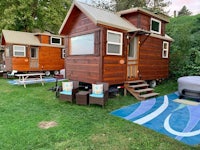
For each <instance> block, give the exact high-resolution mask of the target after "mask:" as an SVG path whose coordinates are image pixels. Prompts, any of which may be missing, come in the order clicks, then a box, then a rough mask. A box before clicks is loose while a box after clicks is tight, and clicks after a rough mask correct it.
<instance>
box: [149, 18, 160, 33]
mask: <svg viewBox="0 0 200 150" xmlns="http://www.w3.org/2000/svg"><path fill="white" fill-rule="evenodd" d="M151 32H153V33H157V34H161V21H159V20H156V19H154V18H151Z"/></svg>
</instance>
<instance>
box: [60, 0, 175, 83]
mask: <svg viewBox="0 0 200 150" xmlns="http://www.w3.org/2000/svg"><path fill="white" fill-rule="evenodd" d="M168 22H169V20H168V18H164V17H161V16H159V15H157V14H154V13H152V12H149V11H146V10H144V9H142V8H133V9H129V10H125V11H122V12H119V13H114V12H110V11H108V10H103V9H99V8H95V7H93V6H90V5H87V4H84V3H81V2H75V3H73V4H72V6H71V8H70V10H69V12H68V14H67V16H66V18H65V20H64V21H63V24H62V26H61V28H60V31H59V33H60V35H62V36H65V37H66V38H65V43H66V55H67V57H66V58H65V69H66V77H67V78H69V79H71V80H78V81H81V82H86V83H90V84H91V83H95V82H108V83H109V85H116V84H123V83H124V82H126V81H134V80H138V79H143V80H156V79H162V78H166V77H168V71H169V70H168V67H169V47H170V42H171V41H173V40H172V38H170V37H169V36H167V35H166V34H165V26H166V24H167V23H168Z"/></svg>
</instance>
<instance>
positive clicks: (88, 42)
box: [70, 33, 94, 55]
mask: <svg viewBox="0 0 200 150" xmlns="http://www.w3.org/2000/svg"><path fill="white" fill-rule="evenodd" d="M70 44H71V47H70V48H71V49H70V55H91V54H94V33H91V34H86V35H81V36H76V37H72V38H71V43H70Z"/></svg>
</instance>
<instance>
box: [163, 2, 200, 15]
mask: <svg viewBox="0 0 200 150" xmlns="http://www.w3.org/2000/svg"><path fill="white" fill-rule="evenodd" d="M170 1H171V3H172V4H171V5H170V6H169V7H168V8H167V10H170V13H169V15H173V13H174V11H175V10H176V11H177V12H178V11H180V10H181V8H182V7H183V6H184V5H185V6H186V7H187V9H188V10H189V11H191V12H192V15H196V14H200V0H170Z"/></svg>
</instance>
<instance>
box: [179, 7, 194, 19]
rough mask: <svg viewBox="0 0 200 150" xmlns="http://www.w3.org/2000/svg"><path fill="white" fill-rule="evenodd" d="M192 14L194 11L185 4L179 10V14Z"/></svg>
mask: <svg viewBox="0 0 200 150" xmlns="http://www.w3.org/2000/svg"><path fill="white" fill-rule="evenodd" d="M191 14H192V12H191V11H189V10H188V9H187V7H186V6H185V5H184V6H183V7H182V8H181V10H180V11H179V12H178V16H190V15H191Z"/></svg>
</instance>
